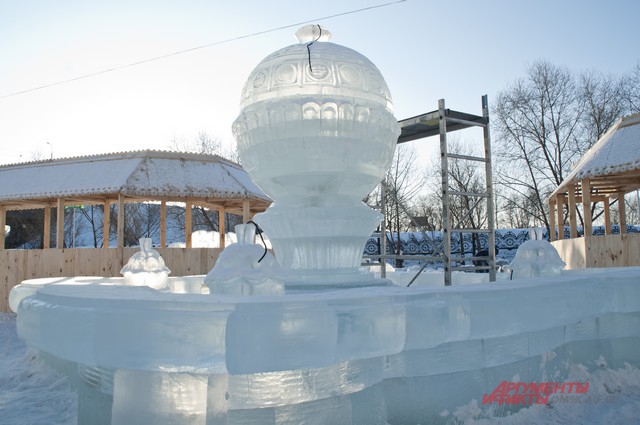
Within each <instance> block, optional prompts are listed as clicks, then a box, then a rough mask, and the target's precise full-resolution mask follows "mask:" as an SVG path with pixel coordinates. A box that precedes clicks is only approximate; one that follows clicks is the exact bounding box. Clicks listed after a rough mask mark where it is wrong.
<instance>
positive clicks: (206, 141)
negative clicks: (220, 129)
mask: <svg viewBox="0 0 640 425" xmlns="http://www.w3.org/2000/svg"><path fill="white" fill-rule="evenodd" d="M169 149H170V150H174V151H181V152H193V153H201V154H207V155H219V156H221V157H223V158H226V159H228V160H230V161H234V162H239V156H238V151H237V149H236V148H235V146H234V147H232V148H228V147H227V148H225V147H224V144H223V142H222V139H220V138H219V137H218V136H211V135H209V134H208V133H206V132H204V131H201V132H200V133H198V137H197V138H196V139H194V140H191V141H188V140H184V139H179V138H177V137H176V136H174V137H173V139H172V140H171V142H170V143H169Z"/></svg>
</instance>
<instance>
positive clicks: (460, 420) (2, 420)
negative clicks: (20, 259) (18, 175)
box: [0, 313, 640, 425]
mask: <svg viewBox="0 0 640 425" xmlns="http://www.w3.org/2000/svg"><path fill="white" fill-rule="evenodd" d="M599 365H600V369H599V370H597V371H596V372H593V373H590V372H588V370H587V368H586V367H584V366H581V365H578V366H575V367H574V368H573V370H572V372H571V374H570V376H569V377H568V378H567V379H566V382H589V392H588V395H589V396H590V397H597V396H602V399H603V400H604V399H606V398H607V397H610V396H612V395H613V396H618V397H617V398H616V400H615V401H614V402H603V401H602V402H598V403H566V402H555V403H554V402H553V401H552V402H551V403H550V405H534V406H531V407H529V408H525V409H521V410H520V411H518V412H516V413H514V414H512V415H509V416H506V417H499V416H500V415H501V412H502V411H503V410H504V409H501V408H500V407H499V406H496V405H493V408H492V409H490V408H489V406H483V405H482V404H481V401H480V400H471V401H470V402H469V403H468V404H466V405H464V406H460V407H458V408H457V409H455V410H454V411H453V412H448V411H444V412H442V413H441V416H442V417H443V419H444V420H445V421H446V423H447V424H448V425H525V424H526V425H551V424H554V425H556V424H557V425H573V424H584V425H601V424H640V369H638V368H637V367H634V366H630V365H627V366H626V367H625V368H623V369H619V370H612V369H609V368H607V365H606V362H604V360H601V361H600V363H599ZM76 399H77V397H76V395H75V393H74V392H73V391H71V389H70V387H69V384H68V383H67V380H66V378H64V377H61V376H60V375H58V374H56V373H55V372H53V371H52V370H51V369H49V368H48V367H47V366H45V365H43V364H42V363H41V362H40V361H39V360H38V359H37V357H36V356H35V355H34V354H33V353H30V352H29V350H27V349H26V347H25V345H24V343H23V342H22V341H21V340H20V339H19V338H18V336H17V334H16V316H15V315H14V314H5V313H0V424H2V425H72V424H76V403H77V401H76ZM403 425H404V424H403ZM406 425H414V424H406Z"/></svg>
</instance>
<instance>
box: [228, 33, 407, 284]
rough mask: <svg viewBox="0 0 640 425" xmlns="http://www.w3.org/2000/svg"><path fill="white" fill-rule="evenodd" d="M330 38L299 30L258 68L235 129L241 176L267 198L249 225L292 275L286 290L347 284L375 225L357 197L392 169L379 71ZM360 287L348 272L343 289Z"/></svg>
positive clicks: (386, 96) (388, 108)
mask: <svg viewBox="0 0 640 425" xmlns="http://www.w3.org/2000/svg"><path fill="white" fill-rule="evenodd" d="M329 36H330V34H329V32H328V31H326V30H325V29H324V28H322V27H320V26H318V25H312V26H308V27H305V28H302V29H301V30H300V31H298V37H299V40H300V41H301V42H300V43H298V44H294V45H292V46H289V47H285V48H284V49H280V50H278V51H276V52H274V53H273V54H271V55H269V56H267V57H266V58H265V59H264V60H263V61H262V62H260V63H259V64H258V65H257V66H256V68H255V69H254V70H253V72H252V73H251V74H250V75H249V78H248V79H247V82H246V84H245V86H244V89H243V92H242V99H241V103H240V107H241V112H240V115H239V116H238V118H237V119H236V121H235V122H234V124H233V133H234V136H235V138H236V140H237V141H238V154H239V156H240V158H241V160H242V164H243V167H244V169H245V170H246V171H247V173H249V175H250V176H251V178H252V179H253V180H254V181H255V182H256V184H257V185H258V186H260V188H261V189H262V190H263V191H264V192H265V193H266V194H268V195H269V196H270V197H271V198H273V199H274V203H273V204H272V205H271V206H270V207H269V209H268V210H267V211H266V212H264V213H262V214H260V215H257V216H256V217H255V220H256V221H257V222H258V223H260V225H261V226H262V227H263V228H264V229H265V231H266V233H267V234H268V235H269V239H270V240H271V241H272V242H273V248H274V251H275V254H276V257H277V259H278V261H279V262H280V264H281V265H282V267H283V268H284V270H285V272H291V273H290V275H291V276H293V278H292V279H287V283H289V281H297V282H300V281H303V282H304V283H308V284H309V285H310V286H313V285H318V284H319V283H318V281H315V280H314V278H313V274H314V272H315V271H317V270H324V271H329V270H331V272H328V273H327V276H328V275H331V274H339V275H341V276H342V277H347V274H345V273H344V271H345V269H352V270H355V271H357V269H358V268H359V266H360V261H361V257H362V252H363V249H364V244H365V243H366V240H367V238H368V237H369V236H370V235H371V232H372V231H373V230H374V229H375V227H376V225H377V224H378V223H379V222H380V219H381V217H380V215H379V214H378V213H377V212H375V211H372V210H371V209H370V208H369V207H367V206H365V205H364V204H363V203H362V199H363V198H364V197H365V196H366V195H367V194H369V193H370V192H371V190H373V188H375V186H376V185H378V184H379V183H380V181H381V180H382V178H383V176H384V173H385V172H386V171H387V169H388V168H389V167H390V166H391V161H392V159H393V154H394V151H395V148H396V144H397V140H398V135H399V134H400V127H399V125H398V122H397V120H396V118H395V117H394V116H393V107H392V103H391V95H390V92H389V88H388V87H387V85H386V83H385V81H384V78H383V77H382V75H381V73H380V71H379V70H378V69H377V68H376V66H375V65H374V64H373V63H372V62H371V61H369V60H368V59H367V58H366V57H364V56H363V55H361V54H360V53H358V52H356V51H354V50H351V49H349V48H347V47H344V46H340V45H337V44H334V43H330V42H328V41H327V40H328V39H329ZM303 40H304V41H303ZM306 271H308V272H309V273H306V275H305V272H306ZM362 280H363V277H362V276H361V275H359V274H358V273H352V274H351V275H349V276H348V279H347V281H345V282H342V283H343V284H344V285H343V286H360V285H359V283H358V282H360V281H362ZM369 281H373V279H369Z"/></svg>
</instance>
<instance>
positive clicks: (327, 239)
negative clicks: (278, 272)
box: [255, 198, 381, 282]
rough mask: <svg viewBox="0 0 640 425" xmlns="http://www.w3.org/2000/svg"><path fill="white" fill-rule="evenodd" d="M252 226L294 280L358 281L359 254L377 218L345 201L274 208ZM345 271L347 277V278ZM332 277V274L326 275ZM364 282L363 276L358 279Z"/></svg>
mask: <svg viewBox="0 0 640 425" xmlns="http://www.w3.org/2000/svg"><path fill="white" fill-rule="evenodd" d="M255 220H256V221H258V222H259V223H260V225H261V226H263V228H264V229H265V232H266V233H267V234H268V235H270V240H271V243H272V245H273V248H274V252H275V254H276V258H277V260H278V262H279V263H280V264H281V265H282V266H283V268H284V269H285V270H288V271H289V272H290V276H292V275H294V276H296V278H297V279H300V280H314V279H316V277H315V276H316V274H315V273H314V272H313V271H314V270H322V271H323V273H322V274H323V275H324V276H318V278H322V280H323V281H325V282H327V280H328V279H331V278H332V277H333V278H336V279H338V280H339V279H340V276H346V275H347V274H350V275H353V276H351V279H353V277H354V276H355V275H358V274H359V273H358V270H357V269H358V267H360V262H361V261H362V251H363V247H364V244H365V243H366V240H367V238H368V237H369V235H370V233H371V230H372V229H374V228H375V226H376V224H377V223H379V222H380V220H381V215H380V214H379V213H377V212H376V211H373V210H372V209H370V208H369V207H367V206H366V205H364V204H363V203H362V202H361V201H354V200H350V199H345V198H339V199H338V200H336V199H318V198H311V199H306V200H305V199H303V200H298V201H297V202H296V205H291V204H288V203H287V202H276V203H274V204H273V205H272V206H271V207H270V208H269V209H268V210H267V211H266V212H264V213H262V214H258V215H257V216H256V217H255ZM349 271H351V273H349ZM332 272H333V273H332ZM363 278H365V276H363Z"/></svg>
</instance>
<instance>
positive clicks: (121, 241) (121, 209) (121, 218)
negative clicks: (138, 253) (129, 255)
mask: <svg viewBox="0 0 640 425" xmlns="http://www.w3.org/2000/svg"><path fill="white" fill-rule="evenodd" d="M117 229H118V243H117V247H118V248H122V247H124V195H123V194H122V193H118V223H117Z"/></svg>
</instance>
